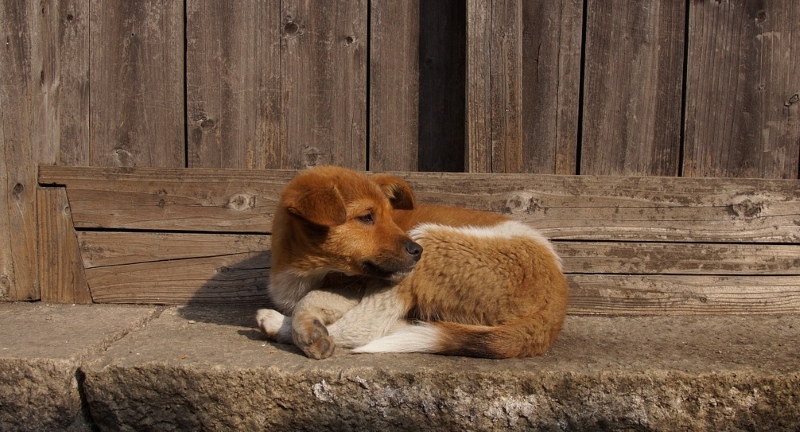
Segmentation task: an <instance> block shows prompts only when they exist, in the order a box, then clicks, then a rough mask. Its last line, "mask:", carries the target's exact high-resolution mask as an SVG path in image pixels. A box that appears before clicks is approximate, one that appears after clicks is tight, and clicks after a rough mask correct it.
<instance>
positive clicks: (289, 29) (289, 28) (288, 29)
mask: <svg viewBox="0 0 800 432" xmlns="http://www.w3.org/2000/svg"><path fill="white" fill-rule="evenodd" d="M298 30H300V26H298V25H297V23H295V22H292V21H289V22H287V23H286V24H285V25H284V26H283V31H284V33H286V34H287V35H290V36H291V35H294V34H296V33H297V32H298Z"/></svg>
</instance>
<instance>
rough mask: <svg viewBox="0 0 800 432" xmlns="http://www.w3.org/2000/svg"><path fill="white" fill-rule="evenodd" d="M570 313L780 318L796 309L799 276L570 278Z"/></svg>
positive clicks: (799, 298)
mask: <svg viewBox="0 0 800 432" xmlns="http://www.w3.org/2000/svg"><path fill="white" fill-rule="evenodd" d="M567 279H568V281H569V284H570V299H569V312H570V313H571V314H580V315H585V314H590V315H670V314H691V315H700V314H781V313H797V311H798V310H800V276H694V275H688V276H683V275H661V276H660V275H633V276H631V275H569V276H568V277H567Z"/></svg>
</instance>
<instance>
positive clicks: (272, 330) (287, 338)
mask: <svg viewBox="0 0 800 432" xmlns="http://www.w3.org/2000/svg"><path fill="white" fill-rule="evenodd" d="M256 322H257V323H258V327H259V328H260V329H261V331H263V332H264V334H265V335H267V337H268V338H270V339H271V340H274V341H276V342H280V343H292V336H291V327H292V324H291V318H290V317H286V316H284V315H283V314H282V313H280V312H278V311H276V310H274V309H259V310H258V312H256Z"/></svg>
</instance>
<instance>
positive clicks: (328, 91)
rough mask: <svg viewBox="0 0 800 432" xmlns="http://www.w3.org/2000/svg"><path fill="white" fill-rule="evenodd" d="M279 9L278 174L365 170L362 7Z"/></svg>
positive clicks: (293, 3) (292, 1)
mask: <svg viewBox="0 0 800 432" xmlns="http://www.w3.org/2000/svg"><path fill="white" fill-rule="evenodd" d="M281 7H282V15H283V18H282V19H283V21H282V24H283V38H282V42H281V70H282V73H281V76H282V78H283V94H284V98H285V99H284V102H283V113H284V116H283V120H284V122H285V126H284V129H285V130H286V148H287V150H288V154H287V157H286V160H287V166H286V168H303V167H308V166H314V165H322V164H332V165H340V166H346V167H350V168H356V169H362V170H363V169H366V168H367V166H366V156H367V152H366V106H367V99H366V83H367V81H366V80H367V74H366V70H367V46H368V44H367V12H368V10H367V0H354V1H346V2H344V1H342V2H325V3H321V2H315V1H313V0H286V1H283V2H281Z"/></svg>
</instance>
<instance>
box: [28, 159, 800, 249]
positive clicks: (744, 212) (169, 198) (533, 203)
mask: <svg viewBox="0 0 800 432" xmlns="http://www.w3.org/2000/svg"><path fill="white" fill-rule="evenodd" d="M294 174H295V172H293V171H272V170H264V171H251V170H217V169H149V168H136V169H110V168H87V167H80V168H69V167H55V166H42V167H40V170H39V182H40V183H42V184H58V185H64V186H66V187H67V193H68V195H69V200H70V205H71V207H72V209H73V214H72V215H73V220H74V222H75V226H76V227H77V228H108V229H141V230H169V231H189V232H191V231H195V232H197V231H202V232H239V233H245V232H254V233H264V232H269V231H270V230H271V229H272V226H271V222H272V211H273V209H274V206H275V204H276V202H277V197H278V195H279V193H280V190H281V189H282V187H283V186H284V185H285V184H286V182H288V181H289V179H291V178H292V176H293V175H294ZM398 175H399V176H401V177H403V178H405V179H406V180H408V181H409V183H410V184H411V185H412V187H413V188H414V190H415V191H416V194H417V196H418V199H419V201H420V202H428V203H439V204H449V205H456V206H464V207H471V208H477V209H483V210H488V211H494V212H500V213H506V214H509V215H511V216H512V217H514V218H516V219H519V220H522V221H524V222H526V223H528V224H530V225H532V226H534V227H536V228H538V229H540V230H541V231H543V232H544V233H545V234H546V235H547V236H549V237H551V238H554V239H573V240H610V241H620V240H625V241H677V242H726V243H728V242H733V243H800V181H797V180H759V179H687V178H672V177H611V176H609V177H605V176H556V175H534V174H464V173H398Z"/></svg>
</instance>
